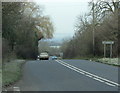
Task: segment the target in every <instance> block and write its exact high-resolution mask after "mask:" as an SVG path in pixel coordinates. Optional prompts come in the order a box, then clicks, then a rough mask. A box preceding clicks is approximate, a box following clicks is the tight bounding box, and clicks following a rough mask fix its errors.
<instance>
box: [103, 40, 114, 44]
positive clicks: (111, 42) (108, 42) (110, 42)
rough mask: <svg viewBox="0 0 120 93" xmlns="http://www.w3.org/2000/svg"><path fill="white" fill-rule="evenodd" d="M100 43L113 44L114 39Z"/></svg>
mask: <svg viewBox="0 0 120 93" xmlns="http://www.w3.org/2000/svg"><path fill="white" fill-rule="evenodd" d="M102 44H114V41H102Z"/></svg>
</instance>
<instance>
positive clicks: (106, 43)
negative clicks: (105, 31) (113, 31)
mask: <svg viewBox="0 0 120 93" xmlns="http://www.w3.org/2000/svg"><path fill="white" fill-rule="evenodd" d="M102 44H104V58H105V57H106V45H110V58H112V45H113V44H114V41H102Z"/></svg>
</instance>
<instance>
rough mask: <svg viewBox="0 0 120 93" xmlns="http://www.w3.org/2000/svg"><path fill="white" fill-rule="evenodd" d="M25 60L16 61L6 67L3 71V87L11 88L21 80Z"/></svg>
mask: <svg viewBox="0 0 120 93" xmlns="http://www.w3.org/2000/svg"><path fill="white" fill-rule="evenodd" d="M24 63H25V61H24V60H14V61H11V62H9V63H6V64H5V65H4V68H3V70H2V86H9V85H11V84H13V83H14V82H16V81H17V80H19V79H20V77H21V75H22V73H21V71H22V69H21V68H22V65H23V64H24Z"/></svg>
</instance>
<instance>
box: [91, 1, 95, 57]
mask: <svg viewBox="0 0 120 93" xmlns="http://www.w3.org/2000/svg"><path fill="white" fill-rule="evenodd" d="M92 2H93V7H92V9H93V56H95V10H94V6H95V5H94V0H92Z"/></svg>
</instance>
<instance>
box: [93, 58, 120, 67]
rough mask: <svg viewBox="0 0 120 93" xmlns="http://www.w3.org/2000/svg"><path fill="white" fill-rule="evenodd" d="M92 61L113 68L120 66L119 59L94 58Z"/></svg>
mask: <svg viewBox="0 0 120 93" xmlns="http://www.w3.org/2000/svg"><path fill="white" fill-rule="evenodd" d="M92 61H95V62H100V63H104V64H108V65H113V66H120V62H119V59H118V58H93V59H92Z"/></svg>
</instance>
